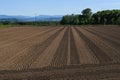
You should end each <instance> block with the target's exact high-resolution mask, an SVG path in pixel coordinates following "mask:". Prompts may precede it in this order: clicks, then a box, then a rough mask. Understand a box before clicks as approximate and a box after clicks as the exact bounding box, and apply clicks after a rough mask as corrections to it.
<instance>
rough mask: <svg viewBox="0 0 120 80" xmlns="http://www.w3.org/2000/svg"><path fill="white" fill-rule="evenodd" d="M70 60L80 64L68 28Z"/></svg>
mask: <svg viewBox="0 0 120 80" xmlns="http://www.w3.org/2000/svg"><path fill="white" fill-rule="evenodd" d="M70 62H71V64H80V57H79V54H78V51H77V47H76V45H75V39H74V37H73V32H72V29H71V28H70Z"/></svg>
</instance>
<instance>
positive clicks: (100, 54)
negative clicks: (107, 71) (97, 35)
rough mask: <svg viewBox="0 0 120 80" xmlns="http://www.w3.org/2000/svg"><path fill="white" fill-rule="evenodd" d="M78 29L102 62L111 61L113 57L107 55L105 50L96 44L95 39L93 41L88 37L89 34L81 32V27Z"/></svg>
mask: <svg viewBox="0 0 120 80" xmlns="http://www.w3.org/2000/svg"><path fill="white" fill-rule="evenodd" d="M76 31H77V32H78V33H79V36H80V37H81V38H82V39H83V40H84V41H86V44H87V45H88V46H89V48H90V49H91V50H92V51H93V53H94V54H95V56H96V57H97V58H98V60H99V62H100V63H109V62H111V61H112V60H111V58H110V57H109V56H108V55H106V53H105V52H103V51H102V50H101V49H100V48H99V47H98V46H97V45H95V43H94V42H93V41H91V40H90V39H89V38H88V35H87V34H86V35H85V32H81V31H82V30H81V28H79V29H77V28H76Z"/></svg>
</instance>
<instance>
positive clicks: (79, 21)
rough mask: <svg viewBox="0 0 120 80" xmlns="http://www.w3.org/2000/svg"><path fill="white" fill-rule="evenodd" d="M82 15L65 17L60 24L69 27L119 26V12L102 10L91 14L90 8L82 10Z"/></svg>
mask: <svg viewBox="0 0 120 80" xmlns="http://www.w3.org/2000/svg"><path fill="white" fill-rule="evenodd" d="M81 13H82V14H78V15H74V14H72V15H65V16H63V18H62V20H61V21H60V23H61V24H64V25H66V24H70V25H87V24H88V25H89V24H101V25H120V10H103V11H98V12H96V13H94V14H93V13H92V10H91V9H90V8H86V9H84V10H83V11H82V12H81Z"/></svg>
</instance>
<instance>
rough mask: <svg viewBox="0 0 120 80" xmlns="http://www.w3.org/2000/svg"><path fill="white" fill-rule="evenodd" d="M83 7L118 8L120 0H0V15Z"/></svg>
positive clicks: (58, 12) (66, 11) (60, 12)
mask: <svg viewBox="0 0 120 80" xmlns="http://www.w3.org/2000/svg"><path fill="white" fill-rule="evenodd" d="M85 8H91V9H92V11H93V12H97V11H99V10H106V9H120V0H0V15H2V14H5V15H26V16H34V15H35V14H36V15H65V14H72V13H73V14H80V13H81V11H82V10H83V9H85Z"/></svg>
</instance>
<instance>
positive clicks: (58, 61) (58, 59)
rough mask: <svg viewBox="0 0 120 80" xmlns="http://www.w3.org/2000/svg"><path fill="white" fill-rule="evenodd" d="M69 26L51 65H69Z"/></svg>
mask: <svg viewBox="0 0 120 80" xmlns="http://www.w3.org/2000/svg"><path fill="white" fill-rule="evenodd" d="M68 29H69V28H67V30H66V32H65V34H64V36H63V39H62V40H61V42H60V45H59V46H58V49H57V51H56V53H55V55H54V56H53V59H52V62H51V64H50V66H51V67H55V66H56V67H61V66H64V65H67V54H68V32H69V30H68Z"/></svg>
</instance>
